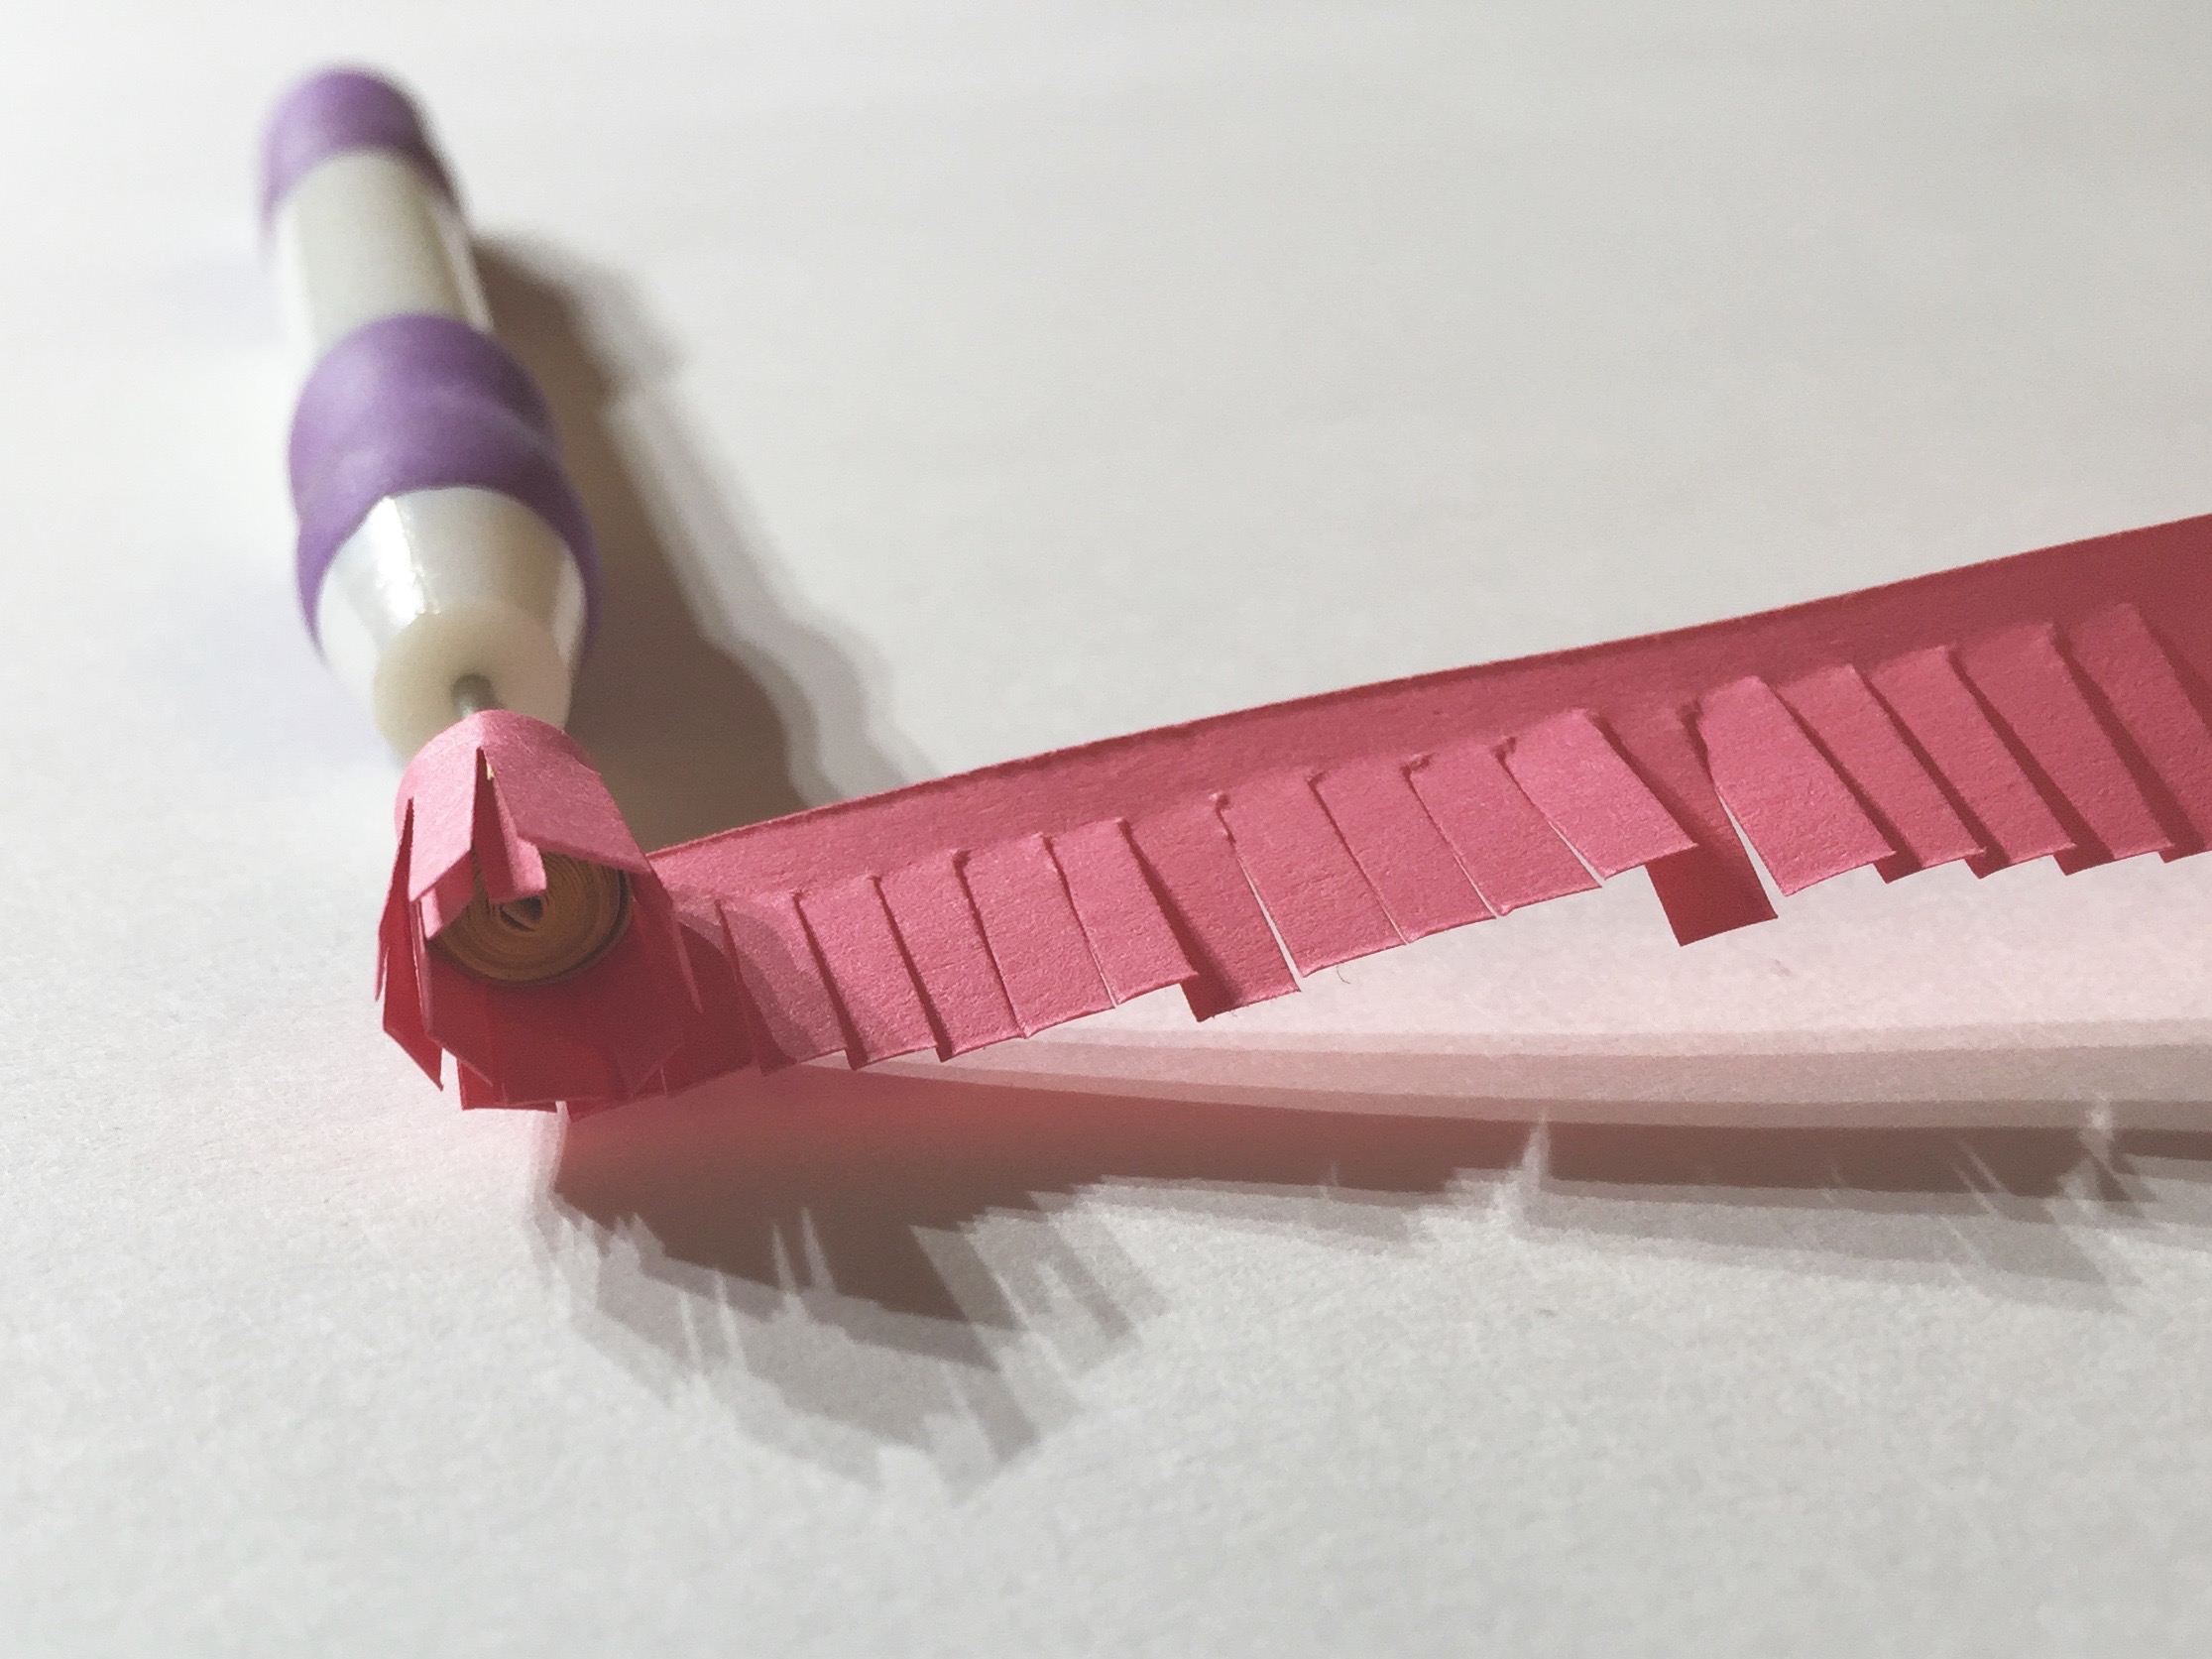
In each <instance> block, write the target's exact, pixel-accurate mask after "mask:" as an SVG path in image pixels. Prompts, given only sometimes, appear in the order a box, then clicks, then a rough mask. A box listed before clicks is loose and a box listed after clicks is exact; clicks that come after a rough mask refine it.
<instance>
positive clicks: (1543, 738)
mask: <svg viewBox="0 0 2212 1659" xmlns="http://www.w3.org/2000/svg"><path fill="white" fill-rule="evenodd" d="M2208 670H2212V520H2193V521H2189V522H2187V523H2184V524H2179V525H2171V526H2165V527H2160V528H2157V529H2154V530H2149V531H2139V532H2134V533H2129V534H2125V535H2119V536H2110V537H2106V538H2103V539H2102V540H2099V541H2093V542H2083V543H2078V544H2075V545H2073V546H2070V547H2060V548H2051V549H2046V550H2044V551H2042V552H2037V553H2027V554H2022V555H2020V556H2018V557H2016V558H2012V559H2004V560H1999V561H1995V562H1993V563H1990V564H1985V565H1977V566H1972V567H1969V568H1967V569H1964V570H1957V571H1949V572H1945V573H1942V574H1940V575H1936V576H1928V577H1922V578H1919V579H1917V580H1915V581H1911V582H1903V583H1898V584H1896V585H1894V586H1891V587H1887V588H1877V589H1873V590H1870V591H1868V592H1865V593H1860V594H1853V595H1848V596H1845V597H1842V598H1839V599H1833V600H1824V601H1821V602H1819V603H1816V604H1812V605H1805V606H1797V607H1793V608H1791V609H1789V610H1784V611H1776V612H1769V613H1765V614H1763V615H1760V616H1753V617H1743V618H1738V619H1735V620H1732V621H1729V622H1722V623H1716V624H1712V625H1709V626H1706V627H1703V628H1694V629H1688V630H1684V631H1681V632H1678V633H1674V634H1665V635H1655V636H1650V637H1646V638H1642V639H1636V640H1627V641H1621V642H1618V643H1616V644H1614V645H1609V646H1601V647H1596V648H1592V649H1590V650H1585V651H1578V652H1562V653H1559V654H1556V655H1551V656H1540V657H1532V658H1528V659H1525V660H1522V661H1517V662H1506V663H1498V664H1492V665H1488V666H1484V667H1477V668H1469V669H1464V670H1459V671H1455V672H1453V673H1446V674H1433V675H1428V676H1424V677H1422V678H1417V679H1411V680H1401V681H1395V682H1392V683H1389V684H1384V685H1375V686H1365V687H1361V688H1358V689H1355V690H1351V691H1345V692H1339V693H1336V694H1333V695H1331V696H1327V697H1318V698H1311V699H1307V700H1305V701H1302V702H1296V703H1287V704H1280V705H1276V706H1273V707H1270V708H1262V709H1254V710H1250V711H1247V712H1245V713H1242V714H1235V715H1227V716H1223V717H1221V718H1219V719H1215V720H1206V721H1198V722H1194V723H1192V724H1190V725H1186V726H1178V727H1171V728H1167V729H1164V730H1161V731H1157V732H1148V733H1142V734H1139V735H1137V736H1134V737H1129V738H1122V739H1116V740H1113V741H1110V742H1107V743H1101V744H1093V745H1088V746H1086V747H1084V748H1080V749H1074V750H1067V751H1062V752H1058V753H1055V754H1050V755H1043V756H1038V757H1035V758H1033V759H1030V760H1027V761H1019V762H1014V763H1012V764H1010V765H1007V766H1003V767H995V768H990V769H988V770H983V771H978V772H971V773H967V774H965V775H962V776H958V777H950V778H943V779H938V780H936V781H934V782H929V783H923V784H917V785H915V786H913V787H910V788H906V789H899V790H894V791H891V792H889V793H887V794H883V795H877V796H873V797H869V798H867V799H863V800H857V801H849V802H844V803H841V804H839V805H835V806H829V807H823V808H819V809H817V810H815V811H812V812H806V813H800V814H796V815H794V816H792V817H788V818H783V819H778V820H775V821H773V822H770V823H764V824H757V825H753V826H749V827H747V828H744V829H739V830H733V831H730V832H728V833H726V834H723V835H718V836H712V837H709V838H707V839H706V840H703V841H697V842H692V843H690V844H688V845H686V846H682V847H675V848H671V849H669V850H667V851H665V852H662V853H659V854H656V855H654V856H653V858H652V859H651V860H650V862H649V864H648V863H647V861H645V860H643V859H642V858H640V856H639V855H638V854H637V851H636V848H635V846H634V844H632V843H631V842H630V840H629V837H628V834H627V832H626V831H624V830H623V829H622V827H621V821H620V819H619V817H617V816H616V815H615V814H614V811H613V807H612V804H611V803H610V802H608V801H607V800H606V797H605V794H604V791H603V790H600V789H598V788H597V786H596V785H597V780H596V778H593V777H590V776H589V768H588V766H586V765H585V763H584V762H583V760H582V757H581V754H580V752H578V751H576V750H575V749H574V746H573V745H570V744H568V743H567V741H566V740H565V739H562V738H559V735H558V734H557V733H556V734H552V735H551V738H550V739H548V738H546V737H545V736H543V735H542V733H539V734H531V735H530V736H529V741H528V742H526V743H524V742H523V741H522V740H521V738H520V737H518V736H517V735H516V732H517V731H518V729H516V728H510V727H508V726H506V725H504V724H501V722H504V721H513V720H516V719H519V718H520V717H514V716H506V717H500V716H479V717H478V721H479V722H483V721H490V722H494V724H493V725H491V726H489V727H482V726H476V723H473V722H472V723H464V726H463V727H460V728H456V729H455V732H454V733H449V734H447V735H446V736H445V737H441V738H440V739H439V740H438V741H437V743H436V744H433V745H432V746H431V748H430V749H427V750H425V751H424V756H423V759H421V760H418V761H417V763H416V766H415V767H414V768H413V769H410V770H409V773H408V780H407V784H406V785H404V787H403V795H402V812H401V819H402V830H401V851H400V863H399V867H398V869H397V871H396V873H395V885H394V889H393V895H394V896H393V900H392V903H391V904H390V905H388V908H387V914H386V921H385V927H384V931H383V934H382V950H383V966H382V969H381V973H382V976H383V978H382V983H383V987H384V992H385V998H386V1023H387V1026H388V1028H389V1029H390V1030H391V1031H392V1034H393V1035H394V1037H395V1038H396V1039H397V1040H398V1041H400V1042H401V1043H402V1045H403V1046H405V1047H406V1048H407V1051H408V1052H409V1053H410V1054H413V1055H414V1056H415V1057H416V1058H417V1060H418V1061H421V1062H422V1063H423V1064H424V1065H425V1068H426V1069H430V1070H433V1071H434V1070H435V1069H436V1055H437V1051H438V1049H440V1048H443V1049H445V1050H446V1051H448V1052H452V1053H454V1054H456V1055H457V1056H458V1057H459V1058H460V1059H461V1060H462V1062H463V1064H462V1065H461V1066H460V1067H459V1068H457V1069H458V1073H459V1076H460V1080H461V1086H462V1090H463V1097H464V1099H465V1100H467V1101H469V1102H470V1103H471V1104H477V1103H484V1104H544V1103H545V1102H546V1101H549V1100H554V1099H565V1100H568V1101H569V1102H570V1104H571V1108H572V1110H596V1109H598V1108H599V1107H601V1106H604V1105H608V1104H612V1103H614V1102H616V1101H619V1100H621V1099H625V1098H633V1097H635V1096H636V1095H639V1094H641V1093H652V1092H657V1091H659V1090H661V1089H666V1088H678V1087H684V1086H687V1085H688V1084H690V1083H692V1082H696V1081H699V1080H701V1079H703V1078H705V1077H708V1076H713V1075H717V1074H719V1073H720V1072H723V1071H728V1070H733V1069H736V1068H737V1067H740V1066H743V1065H748V1064H750V1065H756V1066H758V1067H759V1068H761V1069H762V1070H773V1069H775V1068H776V1067H779V1066H783V1065H789V1064H794V1063H797V1062H801V1061H806V1060H813V1059H818V1058H822V1057H825V1056H828V1055H833V1054H842V1055H843V1056H844V1057H845V1059H846V1060H847V1061H848V1062H849V1063H851V1064H853V1065H856V1066H858V1065H867V1064H869V1063H872V1062H873V1061H875V1060H879V1059H884V1058H887V1057H889V1056H891V1055H894V1054H904V1053H911V1052H914V1051H916V1050H919V1049H924V1048H927V1049H932V1050H934V1051H935V1052H936V1053H938V1054H939V1055H942V1056H947V1057H949V1056H951V1055H955V1054H961V1053H966V1052H969V1051H971V1050H973V1049H975V1048H978V1047H982V1046H984V1045H986V1044H989V1043H992V1042H998V1041H1002V1040H1004V1039H1006V1038H1008V1037H1011V1036H1014V1035H1016V1034H1024V1033H1034V1032H1036V1031H1040V1030H1044V1029H1046V1028H1048V1027H1050V1026H1052V1025H1055V1024H1058V1023H1060V1022H1062V1021H1065V1020H1068V1019H1073V1018H1077V1017H1080V1016H1081V1015H1083V1014H1086V1013H1090V1012H1094V1011H1096V1010H1099V1009H1102V1008H1105V1007H1109V1006H1111V1005H1112V1004H1114V1003H1117V1002H1126V1001H1128V1000H1130V999H1131V998H1134V997H1139V996H1143V995H1145V994H1147V993H1149V992H1153V991H1157V990H1160V989H1163V988H1165V987H1167V986H1170V985H1175V986H1180V987H1181V988H1182V991H1183V994H1184V996H1185V998H1186V999H1187V1001H1188V1002H1189V1005H1190V1007H1191V1009H1192V1011H1193V1013H1194V1014H1196V1015H1197V1016H1198V1017H1200V1018H1208V1017H1211V1016H1213V1015H1215V1014H1218V1013H1221V1012H1223V1011H1225V1010H1227V1009H1230V1008H1235V1007H1243V1006H1245V1005H1247V1004H1250V1003H1254V1002H1258V1001H1261V1000H1264V999H1266V998H1270V997H1277V996H1281V995H1283V994H1285V993H1287V992H1290V991H1292V990H1295V989H1296V986H1297V980H1296V977H1295V976H1294V973H1293V969H1292V964H1293V963H1295V964H1296V967H1297V972H1298V973H1303V974H1312V973H1315V972H1318V971H1319V970H1321V969H1322V968H1325V967H1329V966H1332V965H1334V964H1337V963H1341V962H1347V961H1352V960H1355V959H1357V958H1359V957H1362V956H1366V955H1369V954H1371V953H1373V952H1376V951H1380V950H1384V949H1388V948H1390V947H1391V946H1392V945H1395V944H1397V943H1398V942H1400V941H1401V940H1404V939H1414V938H1420V937H1422V936H1424V935H1427V934H1430V933H1435V932H1439V931H1443V930H1445V929H1448V928H1452V927H1459V926H1464V925H1467V924H1469V923H1472V922H1476V921H1481V920H1483V919H1485V918H1487V917H1490V916H1493V915H1502V914H1504V913H1506V912H1507V911H1510V910H1512V909H1515V908H1518V907H1519V906H1522V905H1525V904H1531V903H1537V902H1541V901H1542V900H1544V899H1547V898H1554V897H1559V896H1562V895H1565V894H1568V893H1572V892H1577V891H1581V890H1585V889H1589V888H1592V887H1594V886H1596V885H1597V883H1598V881H1599V880H1600V879H1601V878H1609V877H1613V876H1616V875H1619V874H1622V873H1624V872H1626V871H1629V870H1632V869H1636V868H1642V869H1644V870H1645V871H1647V872H1648V873H1649V875H1650V879H1651V882H1652V886H1653V889H1654V890H1655V892H1656V893H1657V894H1658V896H1659V898H1660V899H1661V902H1662V904H1663V906H1664V908H1665V910H1666V912H1667V915H1668V919H1669V921H1670V923H1671V924H1672V925H1673V928H1674V930H1675V933H1676V935H1677V937H1678V938H1680V939H1682V940H1684V941H1685V942H1688V941H1690V940H1694V939H1698V938H1703V937H1706V936H1709V935H1710V934H1713V933H1717V932H1721V931H1725V930H1727V929H1730V928H1733V927H1739V926H1743V925H1745V924H1747V923H1749V922H1753V921H1758V920H1763V919H1766V918H1768V917H1770V916H1772V915H1773V914H1774V909H1773V905H1772V903H1771V902H1770V900H1769V898H1768V895H1767V890H1766V889H1765V887H1764V886H1763V885H1762V882H1761V879H1760V874H1759V865H1763V866H1764V867H1765V870H1766V872H1767V873H1768V875H1769V876H1770V877H1771V878H1772V881H1773V884H1774V886H1775V887H1776V888H1778V889H1781V890H1782V891H1783V892H1785V893H1791V892H1796V891H1799V890H1801V889H1804V888H1805V887H1807V886H1809V885H1811V884H1813V883H1816V882H1820V881H1824V880H1827V879H1828V878H1830V877H1833V876H1837V875H1840V874H1843V873H1844V872H1846V871H1850V870H1856V869H1859V868H1861V867H1864V866H1869V865H1871V866H1873V867H1874V868H1875V869H1876V870H1877V871H1879V872H1880V873H1881V874H1882V875H1883V876H1884V877H1885V878H1887V879H1891V880H1895V879H1897V878H1899V877H1902V876H1905V875H1909V874H1911V873H1913V872H1914V871H1917V870H1922V869H1927V868H1931V867H1933V866H1935V865H1939V864H1944V863H1949V862H1952V861H1956V860H1964V861H1966V862H1967V863H1968V864H1969V866H1970V867H1971V868H1973V869H1974V870H1975V871H1976V872H1977V873H1980V874H1988V873H1990V872H1993V871H1996V870H1999V869H2003V868H2005V867H2007V866H2009V865H2013V864H2019V863H2022V862H2025V861H2027V860H2030V859H2036V858H2042V857H2056V858H2057V859H2058V860H2059V861H2060V864H2061V867H2062V868H2064V869H2067V870H2074V869H2080V868H2085V867H2086V866H2088V865H2091V864H2096V863H2102V862H2106V861H2109V860H2111V859H2116V858H2127V857H2133V856H2136V855H2138V854H2141V853H2146V852H2156V853H2159V854H2160V855H2162V856H2164V857H2166V858H2175V857H2180V856H2183V855H2185V854H2188V853H2193V852H2197V851H2200V850H2202V849H2203V847H2204V846H2205V845H2206V844H2207V842H2208V840H2212V725H2208V723H2207V719H2206V714H2205V710H2206V707H2207V704H2206V703H2205V700H2204V690H2203V687H2204V685H2205V676H2206V673H2207V671H2208ZM530 724H533V725H534V723H530ZM472 727H473V728H474V730H473V731H472V730H471V728H472ZM547 730H549V729H547ZM433 752H435V758H433ZM1747 842H1748V843H1749V846H1748V848H1747V846H1746V843H1747ZM546 851H559V852H564V853H567V854H568V855H569V856H571V857H582V858H596V859H598V860H599V861H601V862H606V863H611V864H614V865H616V867H617V868H621V869H625V870H629V871H632V872H633V873H634V878H633V879H634V881H638V882H639V883H640V887H639V890H640V892H651V893H653V894H655V895H656V896H655V897H654V898H652V899H651V900H650V901H649V902H648V904H647V905H645V906H642V907H641V913H640V921H641V922H650V923H651V925H648V926H645V927H642V928H637V927H634V928H633V932H634V933H640V935H641V937H640V945H639V949H640V951H642V950H644V949H645V942H646V941H647V940H651V939H656V938H657V939H660V940H662V941H663V943H662V945H661V947H660V950H661V956H662V958H664V959H665V960H664V961H662V962H661V963H660V965H659V966H658V967H657V968H656V967H653V966H652V965H651V964H647V963H645V962H643V961H640V962H639V963H637V964H636V965H635V967H634V968H633V967H628V966H626V967H625V968H624V969H623V970H622V976H623V977H621V979H620V983H619V985H617V984H609V985H606V986H596V985H595V986H593V987H592V988H591V989H590V990H589V991H588V993H587V992H586V991H585V990H584V989H582V982H583V980H589V979H592V978H593V977H594V976H596V975H598V973H599V972H600V970H599V969H596V968H595V969H594V970H592V971H591V973H590V974H587V975H586V976H583V977H582V979H581V980H580V981H579V982H578V987H579V988H578V989H576V990H570V989H569V988H566V987H560V986H555V987H546V988H534V989H531V990H528V991H527V992H525V993H524V994H523V995H524V996H525V997H526V998H528V999H532V1000H536V1001H541V1002H542V1004H543V1005H544V1008H543V1011H541V1012H539V1011H533V1012H530V1013H529V1014H527V1015H526V1016H525V1015H524V1013H523V1012H522V1011H521V1010H519V1009H518V1008H517V1007H512V1006H510V1005H509V1003H507V1002H505V1001H503V1000H502V997H503V996H504V990H503V988H487V987H483V986H480V985H477V984H475V983H474V982H471V981H467V980H466V979H465V978H464V977H462V976H460V975H458V973H457V972H456V971H454V970H452V969H451V968H450V965H446V964H443V963H442V959H440V958H437V957H436V956H435V954H434V953H430V954H429V955H427V956H426V955H425V952H424V950H423V948H422V945H423V939H424V937H425V936H426V934H427V933H428V932H431V931H434V929H435V926H436V925H437V924H438V921H439V919H440V918H442V917H444V916H446V915H449V914H450V913H452V911H453V909H454V908H455V907H456V906H457V905H458V904H459V903H461V902H465V901H466V898H467V895H468V893H469V891H470V890H472V888H473V883H474V881H475V880H476V879H477V878H478V877H479V876H481V878H482V880H483V881H484V882H485V884H486V886H487V889H488V890H490V891H492V892H493V893H494V894H495V895H496V894H498V893H499V892H502V891H508V890H512V891H516V892H524V891H528V890H531V888H530V884H531V883H532V882H533V881H534V882H536V883H538V884H539V885H540V886H541V885H542V880H543V878H542V872H541V866H540V865H539V864H538V863H537V862H536V860H537V858H538V855H539V854H540V853H542V852H546ZM1754 852H1755V853H1756V855H1757V860H1758V864H1755V863H1754V862H1753V853H1754ZM463 871H467V872H469V873H470V874H469V876H468V881H467V882H466V883H464V882H463V881H462V879H461V875H460V874H459V873H460V872H463ZM655 877H656V878H657V881H653V880H651V878H655ZM663 884H664V888H663V886H662V885H663ZM653 906H659V908H658V909H656V910H654V915H656V916H658V917H659V918H660V919H659V920H654V919H653V918H652V917H651V916H647V915H645V914H644V913H643V910H644V909H649V908H652V907H653ZM671 940H674V941H680V943H681V946H682V948H681V950H672V949H670V948H668V945H667V941H671ZM1286 958H1287V960H1286ZM612 961H613V958H612V957H610V959H609V962H610V963H612ZM686 966H688V977H686V976H685V975H684V974H682V973H681V972H679V970H681V969H683V968H685V967H686ZM616 1025H619V1026H620V1027H621V1028H620V1029H616V1028H615V1026H616ZM578 1079H583V1080H585V1081H586V1082H588V1084H589V1087H579V1086H578V1082H577V1080H578Z"/></svg>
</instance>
